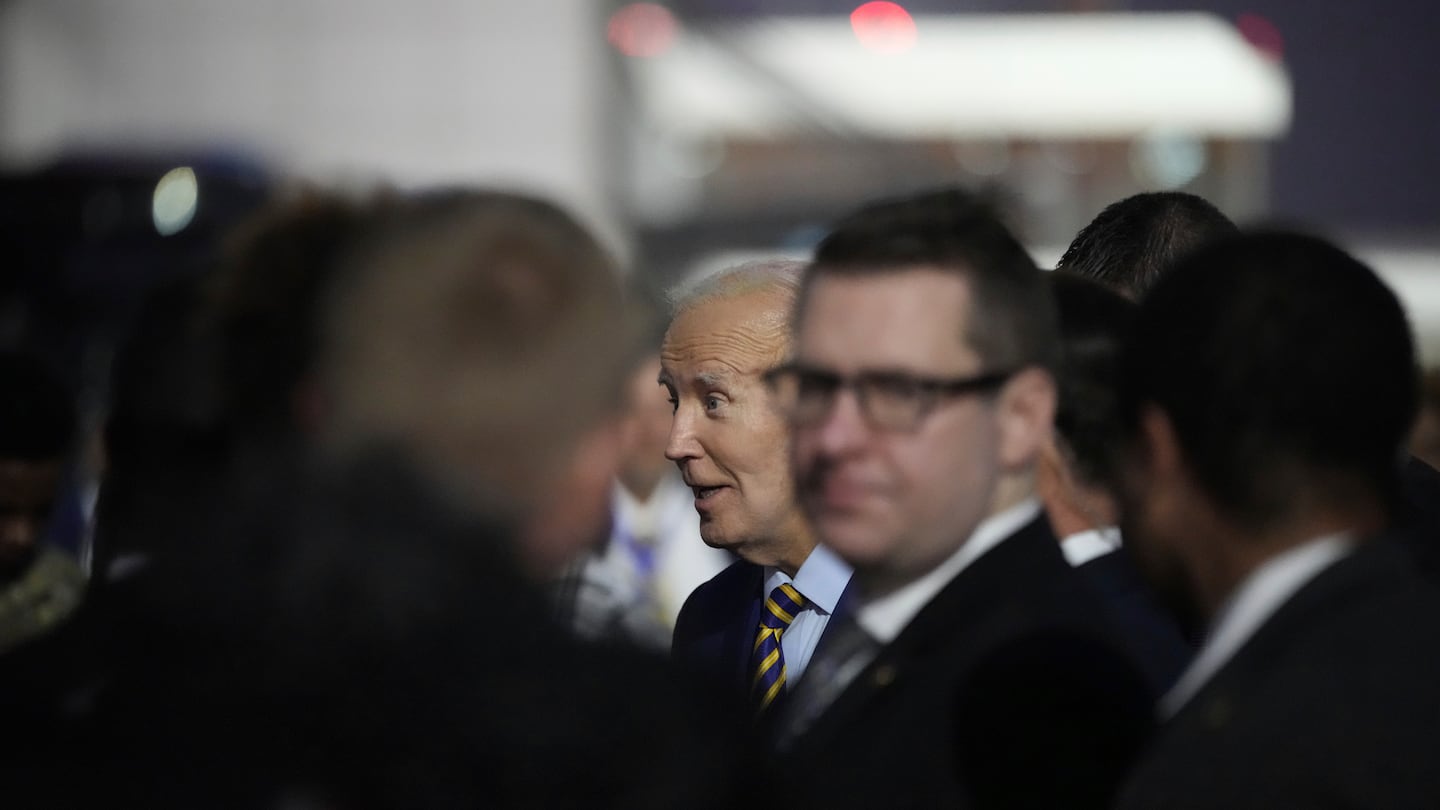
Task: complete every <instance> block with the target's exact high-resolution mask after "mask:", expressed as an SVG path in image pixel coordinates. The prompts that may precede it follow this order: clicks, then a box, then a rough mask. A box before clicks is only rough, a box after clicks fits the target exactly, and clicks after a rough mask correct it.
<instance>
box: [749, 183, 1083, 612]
mask: <svg viewBox="0 0 1440 810" xmlns="http://www.w3.org/2000/svg"><path fill="white" fill-rule="evenodd" d="M1054 354H1055V324H1054V310H1053V306H1052V303H1051V301H1050V298H1049V294H1048V291H1047V290H1046V289H1045V287H1044V286H1043V284H1042V283H1041V277H1040V271H1039V270H1038V269H1036V267H1035V264H1034V262H1033V261H1032V260H1031V259H1030V257H1029V255H1028V254H1027V253H1026V252H1025V250H1024V249H1023V248H1022V247H1021V246H1020V244H1019V243H1018V242H1017V241H1016V240H1015V238H1014V236H1013V235H1012V234H1011V233H1010V231H1009V230H1008V229H1006V227H1005V226H1004V225H1003V224H1002V223H1001V222H1000V220H999V219H998V218H997V217H996V216H995V215H994V213H993V212H992V211H991V210H990V209H989V207H988V206H986V205H985V204H983V203H982V202H980V201H979V200H977V199H975V198H972V197H970V196H969V195H967V194H965V193H963V192H960V191H942V192H935V193H930V194H923V195H918V196H915V197H910V198H906V199H901V200H896V201H888V202H881V203H877V204H874V205H871V206H868V207H866V208H864V209H862V210H861V211H859V212H858V213H856V214H854V215H852V216H851V217H849V218H847V219H845V220H843V221H842V222H841V223H840V224H839V225H838V226H837V227H836V228H835V230H834V231H832V232H831V234H830V235H829V236H828V237H826V239H825V240H824V241H823V242H821V244H820V246H819V248H818V249H817V252H816V256H815V262H814V264H813V265H812V267H811V269H810V271H809V272H808V273H807V275H806V278H805V287H804V290H803V293H802V295H801V301H800V306H799V310H798V316H797V320H796V346H795V358H794V362H793V363H792V364H791V365H790V366H789V367H788V368H787V370H786V372H785V373H783V374H779V375H775V376H774V380H775V382H776V391H777V396H778V397H779V398H780V400H781V403H782V405H783V407H784V409H785V411H786V413H787V414H788V416H789V419H790V422H791V425H792V428H793V430H794V453H793V464H794V468H795V470H796V476H797V484H798V487H799V493H800V499H801V502H802V504H803V506H804V508H805V512H806V514H807V515H808V516H809V517H810V518H811V520H812V521H813V524H814V526H815V528H816V531H817V533H818V534H819V536H820V539H821V541H822V542H825V543H826V544H827V545H829V546H831V547H832V548H834V549H835V551H836V552H838V553H839V554H840V556H842V557H844V558H845V559H846V560H847V561H849V562H850V563H851V564H852V565H853V566H854V567H855V569H856V574H857V576H860V577H862V579H863V580H865V581H866V582H867V587H869V588H872V589H883V588H886V587H891V586H894V585H898V584H903V583H905V582H909V581H911V580H913V579H915V578H916V577H918V576H920V575H923V574H924V573H925V572H927V571H929V570H930V569H931V568H933V567H934V566H935V565H937V564H938V563H939V562H941V561H942V560H944V559H945V558H946V557H948V556H949V555H950V554H952V553H954V551H955V550H956V549H958V548H959V547H960V546H961V545H962V544H963V543H964V542H965V540H966V539H967V538H968V537H969V536H970V534H971V532H973V531H974V529H975V527H976V526H977V525H978V524H979V523H980V521H981V520H983V519H984V518H986V517H987V516H989V515H991V514H994V513H995V512H997V511H1000V510H1001V509H1003V508H1005V507H1008V506H1010V505H1012V504H1013V503H1016V502H1018V501H1019V500H1020V499H1022V498H1023V497H1026V496H1028V495H1029V494H1031V492H1032V488H1033V482H1032V480H1031V479H1032V470H1033V465H1034V462H1035V459H1036V456H1037V454H1038V452H1039V450H1040V447H1041V445H1042V443H1043V442H1044V440H1045V439H1046V437H1048V435H1049V432H1050V426H1051V422H1052V419H1053V412H1054V400H1055V387H1054V382H1053V379H1052V377H1051V373H1050V368H1051V367H1052V366H1053V364H1054Z"/></svg>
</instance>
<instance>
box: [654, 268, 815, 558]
mask: <svg viewBox="0 0 1440 810" xmlns="http://www.w3.org/2000/svg"><path fill="white" fill-rule="evenodd" d="M787 315H788V313H787V312H786V302H785V301H784V299H783V298H781V297H779V296H777V295H775V294H773V293H767V292H757V293H750V294H745V295H742V296H740V297H736V298H730V299H722V300H717V301H706V302H702V303H700V304H699V305H697V306H695V307H694V308H692V309H690V310H688V311H686V312H683V313H681V314H680V315H679V316H678V317H677V318H676V319H675V321H674V322H673V323H672V324H671V325H670V329H669V331H668V332H666V333H665V342H664V345H663V346H662V348H661V353H660V358H661V360H660V362H661V372H660V379H661V381H662V383H663V384H664V385H665V387H666V388H667V389H668V390H669V392H670V397H671V400H672V402H673V403H674V406H675V414H674V419H673V421H672V422H671V426H670V442H669V445H668V446H667V447H666V450H665V455H666V457H667V458H669V459H670V460H671V461H674V462H675V464H676V466H678V467H679V468H680V474H681V475H682V476H683V477H684V479H685V483H686V484H687V485H689V486H690V487H691V488H692V489H694V490H695V511H697V512H699V513H700V536H701V538H702V539H704V541H705V542H706V544H708V545H711V546H714V547H716V548H724V549H730V550H731V551H734V552H735V553H737V554H739V555H740V556H741V557H743V558H745V559H747V560H749V561H751V562H754V563H757V564H761V565H773V564H779V563H780V562H782V561H785V562H791V561H790V560H787V559H786V556H787V554H789V553H791V552H792V551H793V549H792V548H791V547H792V546H793V545H794V544H795V542H796V541H797V539H798V538H799V537H800V536H802V535H803V534H804V533H805V531H806V530H805V529H804V528H803V526H804V519H803V518H802V517H801V515H800V510H799V508H798V507H797V506H796V504H795V500H794V497H793V492H794V487H793V485H792V483H791V478H790V472H789V467H788V465H787V453H788V449H789V442H788V430H787V428H786V426H785V423H784V421H783V420H782V419H781V418H780V415H779V414H778V413H776V411H775V410H774V408H773V407H772V403H771V400H770V394H769V391H768V389H767V388H766V385H765V382H764V381H763V380H762V379H761V375H763V374H764V373H765V372H766V371H767V370H769V369H770V368H772V367H773V366H775V365H776V364H778V363H779V362H780V360H781V359H782V356H783V354H784V349H785V342H786V321H787ZM807 551H808V549H807Z"/></svg>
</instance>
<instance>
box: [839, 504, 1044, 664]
mask: <svg viewBox="0 0 1440 810" xmlns="http://www.w3.org/2000/svg"><path fill="white" fill-rule="evenodd" d="M1038 514H1040V502H1039V501H1038V500H1036V499H1035V498H1026V499H1025V500H1023V501H1021V502H1020V503H1018V504H1016V505H1014V506H1012V507H1010V508H1009V509H1006V510H1004V511H1002V512H999V513H997V514H994V515H991V516H990V517H988V518H986V519H985V520H982V521H981V522H980V525H979V526H976V527H975V531H974V532H972V533H971V534H970V537H969V538H968V539H967V540H966V541H965V542H964V543H961V544H960V547H959V548H958V549H956V550H955V552H954V553H952V554H951V555H950V556H949V557H947V558H946V559H945V560H944V561H943V562H941V563H940V564H939V565H937V566H935V567H934V568H932V569H930V571H929V573H927V574H925V575H924V576H921V577H920V578H919V579H916V580H915V581H913V582H911V583H909V584H907V585H904V586H901V587H900V588H899V589H897V590H895V591H892V592H891V593H888V594H886V595H885V596H882V597H880V598H879V599H873V600H868V601H866V602H865V603H864V604H862V605H861V606H860V608H859V610H857V611H856V614H855V620H856V621H857V622H858V623H859V624H860V626H861V627H862V628H864V630H865V632H867V633H869V634H870V635H871V637H873V638H874V639H875V640H876V641H878V642H880V643H881V644H889V643H890V642H891V641H894V640H895V637H896V636H898V635H900V631H901V630H904V629H905V626H906V625H908V624H909V623H910V620H911V619H913V618H915V614H917V613H919V612H920V609H921V608H923V607H925V605H927V604H929V603H930V600H931V599H934V598H935V595H936V594H938V593H940V591H941V589H942V588H944V587H945V586H946V585H947V584H948V583H949V582H950V580H952V579H954V578H955V577H956V576H957V575H959V573H960V572H961V571H964V570H965V569H966V568H967V567H969V566H970V564H971V563H973V562H974V561H975V560H977V559H979V558H980V556H981V555H983V554H984V553H985V552H987V551H989V550H990V549H992V548H994V547H996V546H998V545H1000V543H1001V542H1002V541H1003V540H1005V539H1006V538H1007V537H1010V536H1011V535H1013V534H1014V533H1015V532H1016V531H1018V530H1019V529H1020V527H1021V526H1024V525H1025V524H1026V523H1029V522H1030V521H1032V520H1034V519H1035V516H1036V515H1038Z"/></svg>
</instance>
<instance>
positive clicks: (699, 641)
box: [670, 560, 765, 700]
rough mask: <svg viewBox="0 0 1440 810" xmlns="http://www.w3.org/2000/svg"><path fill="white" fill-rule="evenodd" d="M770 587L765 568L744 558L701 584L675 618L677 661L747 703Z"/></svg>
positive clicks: (672, 649) (673, 640) (674, 657)
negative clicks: (754, 648)
mask: <svg viewBox="0 0 1440 810" xmlns="http://www.w3.org/2000/svg"><path fill="white" fill-rule="evenodd" d="M764 587H765V569H764V567H762V566H759V565H756V564H754V563H750V562H746V561H744V560H737V561H736V562H734V563H732V564H731V565H730V567H728V568H726V569H725V570H724V571H721V572H720V573H718V574H716V575H715V576H714V577H711V578H710V580H709V581H707V582H705V583H703V584H701V585H700V587H698V588H696V589H695V590H694V592H692V593H691V594H690V596H689V597H687V598H686V599H685V604H684V605H683V606H681V608H680V615H679V616H678V617H677V618H676V619H675V634H674V636H672V638H671V642H670V657H671V659H672V660H673V661H674V662H675V663H676V664H677V665H678V666H679V667H680V668H681V669H682V670H684V671H685V672H686V673H687V674H689V675H691V676H693V677H695V678H697V679H700V680H702V681H705V682H708V686H710V687H711V688H714V689H717V690H719V691H720V692H723V693H724V694H725V695H726V696H727V697H729V698H730V699H734V700H742V699H743V696H744V694H745V692H746V686H747V672H746V670H747V669H748V662H749V660H750V646H751V645H752V644H754V643H755V628H756V627H759V626H760V606H761V593H760V591H761V590H762V589H763V588H764Z"/></svg>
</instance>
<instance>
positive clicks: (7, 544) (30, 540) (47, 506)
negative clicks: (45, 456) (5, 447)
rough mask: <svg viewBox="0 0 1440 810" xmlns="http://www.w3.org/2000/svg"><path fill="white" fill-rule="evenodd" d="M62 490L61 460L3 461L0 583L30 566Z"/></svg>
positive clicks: (0, 467)
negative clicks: (57, 496)
mask: <svg viewBox="0 0 1440 810" xmlns="http://www.w3.org/2000/svg"><path fill="white" fill-rule="evenodd" d="M59 488H60V462H59V461H58V460H54V461H19V460H9V459H7V460H0V580H6V579H11V578H14V577H16V576H19V575H20V574H21V573H23V572H24V571H25V569H26V567H28V566H29V564H30V560H31V559H32V558H33V557H34V555H35V548H36V546H37V544H38V543H39V542H40V538H41V537H43V536H44V534H45V527H46V526H47V525H48V524H49V521H50V513H51V512H52V511H53V509H54V506H55V496H56V493H57V491H58V490H59Z"/></svg>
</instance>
